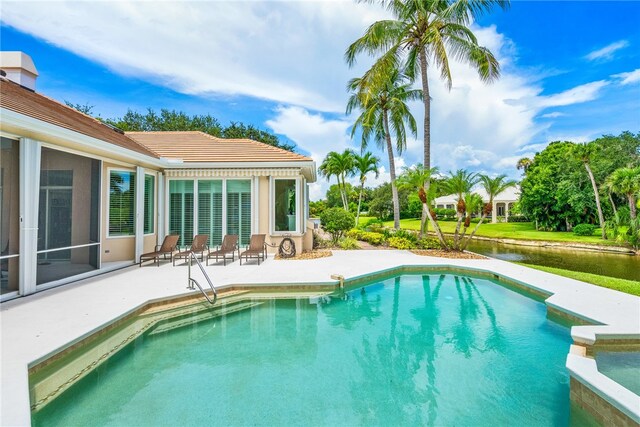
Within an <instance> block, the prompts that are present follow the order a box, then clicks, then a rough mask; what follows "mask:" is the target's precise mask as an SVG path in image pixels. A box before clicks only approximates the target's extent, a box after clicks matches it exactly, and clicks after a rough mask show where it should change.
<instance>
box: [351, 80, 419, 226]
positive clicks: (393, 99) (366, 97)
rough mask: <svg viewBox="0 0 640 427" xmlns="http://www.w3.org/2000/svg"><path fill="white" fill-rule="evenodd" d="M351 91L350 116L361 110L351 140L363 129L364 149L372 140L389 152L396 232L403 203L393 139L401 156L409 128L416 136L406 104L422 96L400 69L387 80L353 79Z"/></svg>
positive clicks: (412, 119)
mask: <svg viewBox="0 0 640 427" xmlns="http://www.w3.org/2000/svg"><path fill="white" fill-rule="evenodd" d="M348 88H349V90H350V91H351V92H352V94H351V96H350V97H349V102H348V103H347V114H351V112H352V111H353V110H355V109H359V110H360V111H361V113H360V116H358V118H357V119H356V122H355V123H354V125H353V127H352V129H351V137H352V138H353V136H354V135H355V133H356V131H357V130H358V129H361V130H362V143H361V147H362V149H363V150H364V149H366V148H367V145H368V143H369V141H370V140H373V141H375V143H376V144H377V145H378V147H380V148H381V149H382V150H384V149H385V148H386V150H387V155H388V156H389V174H390V177H391V194H392V196H393V225H394V227H395V229H396V230H397V229H399V228H400V201H399V199H398V188H397V187H396V166H395V161H394V157H393V144H392V143H391V137H392V134H393V136H394V137H395V140H396V150H397V151H398V154H401V153H402V152H403V151H404V149H405V148H406V147H407V132H406V127H408V128H409V131H410V132H411V134H412V135H414V136H416V135H417V126H416V121H415V119H414V118H413V116H412V115H411V112H410V111H409V107H408V106H407V102H409V101H415V100H418V99H420V97H421V96H422V93H421V92H420V91H419V90H417V89H412V88H411V85H410V84H409V83H407V79H406V76H404V75H403V74H402V73H400V72H399V71H398V70H394V71H392V72H390V73H389V74H388V75H387V76H386V79H384V80H383V79H375V80H371V79H366V78H355V79H352V80H351V81H350V82H349V84H348Z"/></svg>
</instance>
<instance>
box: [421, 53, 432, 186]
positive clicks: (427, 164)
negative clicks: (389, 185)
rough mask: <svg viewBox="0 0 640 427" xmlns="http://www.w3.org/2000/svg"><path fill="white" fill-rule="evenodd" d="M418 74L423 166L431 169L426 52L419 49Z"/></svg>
mask: <svg viewBox="0 0 640 427" xmlns="http://www.w3.org/2000/svg"><path fill="white" fill-rule="evenodd" d="M420 74H421V75H422V102H423V103H424V164H423V166H424V167H425V168H426V169H429V168H431V96H430V95H429V78H428V75H427V52H426V51H425V49H424V48H423V49H420ZM425 190H426V188H425Z"/></svg>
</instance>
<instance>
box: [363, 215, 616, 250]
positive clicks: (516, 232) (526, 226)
mask: <svg viewBox="0 0 640 427" xmlns="http://www.w3.org/2000/svg"><path fill="white" fill-rule="evenodd" d="M360 221H361V223H362V222H363V218H360ZM364 221H366V219H364ZM438 224H440V228H441V229H442V231H443V232H445V233H452V234H453V232H454V231H455V228H456V223H455V221H439V222H438ZM384 225H385V226H387V227H393V221H386V222H385V223H384ZM475 225H476V224H473V223H472V224H471V227H469V231H468V233H470V232H471V231H472V230H473V227H475ZM400 228H404V229H406V230H420V220H419V219H402V220H400ZM476 236H482V237H492V238H496V239H515V240H539V241H547V242H573V243H586V244H592V245H593V244H597V245H611V246H615V245H618V246H619V245H620V243H619V242H616V241H615V240H612V239H609V240H602V239H601V238H600V229H599V228H598V229H597V230H596V231H595V232H594V234H593V236H577V235H575V234H573V233H571V232H566V231H538V230H536V229H535V226H534V225H533V223H532V222H499V223H497V224H491V223H490V222H489V223H486V222H485V223H482V225H481V226H480V229H478V232H477V233H476Z"/></svg>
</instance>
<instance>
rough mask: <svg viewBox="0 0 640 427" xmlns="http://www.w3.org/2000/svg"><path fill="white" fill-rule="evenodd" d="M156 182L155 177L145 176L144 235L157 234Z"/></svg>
mask: <svg viewBox="0 0 640 427" xmlns="http://www.w3.org/2000/svg"><path fill="white" fill-rule="evenodd" d="M155 181H156V177H155V176H153V175H145V176H144V234H153V233H154V232H155V221H154V216H155V215H154V214H155Z"/></svg>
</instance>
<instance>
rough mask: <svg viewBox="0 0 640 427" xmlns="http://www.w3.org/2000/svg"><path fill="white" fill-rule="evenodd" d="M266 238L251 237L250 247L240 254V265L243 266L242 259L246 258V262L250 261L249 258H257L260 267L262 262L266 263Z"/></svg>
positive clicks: (256, 235)
mask: <svg viewBox="0 0 640 427" xmlns="http://www.w3.org/2000/svg"><path fill="white" fill-rule="evenodd" d="M265 237H266V234H253V235H252V236H251V240H249V246H247V249H246V250H245V251H244V252H242V253H241V254H240V265H242V257H244V259H245V261H249V258H257V259H258V265H260V260H263V261H264V260H265V259H266V258H267V245H265V243H264V239H265Z"/></svg>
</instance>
